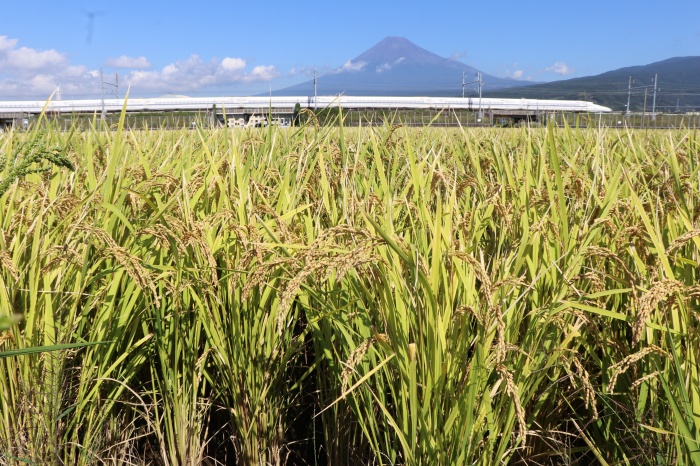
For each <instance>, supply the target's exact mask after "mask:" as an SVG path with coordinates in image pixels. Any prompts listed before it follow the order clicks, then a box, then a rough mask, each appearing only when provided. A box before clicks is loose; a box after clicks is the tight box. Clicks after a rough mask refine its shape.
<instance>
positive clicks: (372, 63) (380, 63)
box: [274, 37, 530, 97]
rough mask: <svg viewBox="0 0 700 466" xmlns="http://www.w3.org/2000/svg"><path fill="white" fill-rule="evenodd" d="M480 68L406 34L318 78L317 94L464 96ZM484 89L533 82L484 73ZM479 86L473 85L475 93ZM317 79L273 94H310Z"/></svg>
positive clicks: (390, 39) (391, 39) (377, 45)
mask: <svg viewBox="0 0 700 466" xmlns="http://www.w3.org/2000/svg"><path fill="white" fill-rule="evenodd" d="M478 71H479V70H478V69H476V68H474V67H472V66H469V65H467V64H465V63H462V62H460V61H458V60H455V59H451V58H444V57H441V56H439V55H436V54H434V53H432V52H429V51H428V50H425V49H423V48H421V47H419V46H417V45H416V44H414V43H412V42H411V41H409V40H407V39H405V38H403V37H387V38H385V39H384V40H382V41H381V42H379V43H378V44H376V45H375V46H374V47H372V48H370V49H369V50H367V51H365V52H364V53H362V54H360V55H358V56H357V57H355V58H353V59H352V60H348V61H347V62H346V63H345V64H344V65H343V66H340V67H338V68H336V69H334V70H333V71H331V72H329V73H326V74H324V75H322V76H319V77H318V79H317V91H316V92H317V93H318V94H319V95H335V94H341V93H342V94H345V95H396V96H435V97H443V96H453V97H456V96H461V95H462V73H465V76H466V81H473V80H474V79H475V75H476V73H477V72H478ZM482 75H483V80H484V88H483V89H484V90H488V89H502V88H507V87H511V86H522V85H526V84H530V83H526V82H523V81H518V80H515V79H508V78H498V77H496V76H491V75H489V74H486V73H482ZM475 88H476V85H475V84H472V85H470V86H469V89H471V94H472V95H474V92H475V91H474V89H475ZM313 92H314V86H313V80H309V81H306V82H303V83H301V84H297V85H295V86H291V87H287V88H284V89H280V90H277V91H275V92H274V94H275V95H312V94H313Z"/></svg>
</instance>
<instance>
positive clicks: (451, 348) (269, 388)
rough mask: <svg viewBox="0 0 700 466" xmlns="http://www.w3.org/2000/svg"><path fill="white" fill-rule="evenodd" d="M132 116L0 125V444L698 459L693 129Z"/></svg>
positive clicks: (25, 453)
mask: <svg viewBox="0 0 700 466" xmlns="http://www.w3.org/2000/svg"><path fill="white" fill-rule="evenodd" d="M338 117H339V118H342V115H338ZM123 125H124V122H123V121H122V123H121V124H120V125H119V127H118V128H117V131H114V132H112V131H103V130H102V129H100V128H99V127H97V122H94V127H93V129H91V130H88V131H79V132H72V133H64V132H59V131H56V130H55V129H52V128H51V126H50V124H48V127H47V128H45V129H44V132H42V133H38V132H36V133H30V134H26V133H25V134H20V133H9V134H2V135H0V153H2V154H3V155H4V156H5V157H8V156H9V155H10V154H24V153H30V150H29V149H28V148H29V147H33V146H31V144H32V141H37V139H36V138H37V137H40V139H38V140H39V141H41V144H43V147H60V148H61V149H62V151H61V153H62V154H64V156H65V157H66V158H67V160H68V161H70V163H71V164H72V165H73V166H74V167H75V171H74V172H70V171H66V170H62V169H60V168H54V169H52V170H49V171H43V172H41V173H31V172H27V173H24V174H23V175H22V177H21V178H20V179H19V180H18V181H13V182H12V183H9V184H8V187H7V191H6V192H5V195H4V197H2V198H1V199H0V260H1V263H2V268H1V269H0V309H1V310H2V312H0V314H2V316H8V318H9V316H10V315H13V314H20V315H21V316H22V317H23V318H22V320H21V321H20V322H19V323H15V324H13V325H10V323H9V322H8V326H9V330H7V331H6V332H5V333H3V334H2V336H0V351H3V352H6V353H7V352H10V351H19V352H25V353H28V354H22V355H17V354H14V353H7V354H6V357H3V358H0V367H1V368H2V369H1V370H0V393H1V394H2V396H1V397H0V407H1V408H0V464H61V463H64V464H172V465H184V464H250V465H253V464H255V465H258V464H333V465H337V464H387V465H389V464H407V465H421V464H426V465H427V464H430V465H435V464H440V465H452V464H484V465H486V464H497V463H504V464H505V463H508V464H590V463H599V464H632V463H638V464H669V463H674V464H688V465H692V464H700V458H699V457H698V455H700V392H699V391H698V387H699V386H700V383H699V381H698V365H697V364H698V362H697V354H698V352H699V350H700V342H699V341H698V305H699V302H698V299H699V297H700V288H699V287H698V285H697V284H698V283H699V282H700V280H698V276H697V274H698V270H699V269H698V264H699V262H700V224H699V223H698V222H699V221H700V210H699V209H698V208H697V207H696V206H697V205H698V196H699V195H700V185H699V184H698V183H697V180H698V179H700V174H699V173H698V170H700V168H698V167H700V163H699V162H700V140H699V139H698V136H697V133H696V132H694V131H690V130H686V131H664V132H634V131H626V130H616V129H608V128H604V127H601V128H598V129H586V130H584V129H577V128H571V127H566V126H565V127H563V128H551V127H550V128H527V127H524V128H518V129H507V130H494V129H485V128H477V129H469V130H467V129H435V128H420V129H418V128H405V127H398V126H394V127H390V126H383V127H373V128H343V127H342V126H340V127H337V126H336V127H327V126H312V125H309V126H306V127H302V128H289V129H276V128H265V129H259V130H246V131H241V130H224V129H212V130H203V129H201V128H200V129H197V130H196V131H185V130H183V131H166V130H153V131H126V130H124V129H123ZM39 134H40V136H39ZM32 137H34V138H35V139H32ZM2 170H3V171H2V172H0V178H2V179H8V175H9V174H10V172H9V171H8V170H11V167H5V166H3V168H2ZM87 342H101V344H97V345H85V343H87ZM51 346H52V347H55V348H64V349H63V350H61V351H52V352H31V353H30V348H35V347H51Z"/></svg>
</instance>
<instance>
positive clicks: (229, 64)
mask: <svg viewBox="0 0 700 466" xmlns="http://www.w3.org/2000/svg"><path fill="white" fill-rule="evenodd" d="M245 65H246V63H245V60H243V59H242V58H230V57H226V58H224V59H223V60H222V61H221V67H222V68H223V69H225V70H232V71H240V70H242V69H244V68H245Z"/></svg>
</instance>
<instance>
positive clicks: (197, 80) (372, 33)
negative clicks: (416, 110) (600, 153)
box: [0, 0, 700, 100]
mask: <svg viewBox="0 0 700 466" xmlns="http://www.w3.org/2000/svg"><path fill="white" fill-rule="evenodd" d="M698 18H700V0H667V1H665V2H660V1H647V0H637V1H628V0H607V1H600V0H589V1H582V2H576V1H567V0H559V1H550V0H540V1H537V2H532V1H517V2H516V1H510V0H501V1H499V2H488V1H479V2H474V1H454V2H452V1H439V0H435V1H432V2H426V1H420V2H418V1H402V2H394V1H391V2H389V1H381V0H374V1H366V0H354V1H352V2H332V1H331V2H328V1H324V2H321V1H303V0H300V1H296V2H292V1H284V2H275V1H267V2H262V1H257V0H250V1H247V2H241V1H230V0H229V1H205V0H201V1H199V2H194V1H190V2H181V1H173V0H171V1H169V2H155V1H149V0H140V1H138V2H136V1H132V0H121V1H110V2H107V1H102V0H93V1H82V0H77V1H69V2H65V3H64V4H60V3H58V2H48V1H35V2H19V1H8V0H5V1H2V5H1V6H0V100H12V99H25V98H39V97H47V96H48V95H49V94H50V93H51V92H52V90H53V89H55V87H56V85H59V84H60V87H61V91H62V94H63V98H64V99H65V98H81V97H90V96H92V97H95V96H98V95H99V94H100V85H99V70H100V67H102V68H103V70H104V73H105V75H106V80H110V81H114V74H115V73H118V74H119V81H120V92H121V94H122V95H123V93H124V91H125V89H126V86H127V85H128V84H130V85H131V95H132V96H153V95H161V94H165V93H177V94H186V95H192V96H196V95H247V94H253V93H261V92H266V91H268V90H269V89H270V88H272V90H273V91H274V90H275V89H280V88H283V87H286V86H288V85H291V84H296V83H298V82H302V81H305V80H307V79H310V77H311V75H312V73H313V69H314V68H317V69H318V70H319V73H320V74H322V73H323V72H327V71H330V70H332V69H334V68H336V67H339V66H342V65H343V64H345V63H346V62H347V61H348V60H351V59H352V58H354V57H356V56H358V55H360V54H361V53H362V52H364V51H365V50H367V49H368V48H370V47H372V46H373V45H374V44H376V43H377V42H379V41H380V40H382V39H383V38H385V37H387V36H403V37H405V38H407V39H409V40H410V41H412V42H414V43H415V44H417V45H419V46H421V47H423V48H425V49H427V50H429V51H431V52H434V53H436V54H438V55H440V56H444V57H454V58H458V59H459V60H461V61H463V62H464V63H467V64H469V65H472V66H474V67H476V68H478V69H480V70H482V71H484V72H486V73H489V74H492V75H495V76H501V77H505V76H509V77H514V78H517V79H524V80H536V81H554V80H558V79H566V78H573V77H579V76H589V75H594V74H599V73H602V72H605V71H610V70H612V69H617V68H621V67H624V66H632V65H644V64H648V63H652V62H655V61H659V60H664V59H666V58H671V57H675V56H688V55H700V21H699V20H698Z"/></svg>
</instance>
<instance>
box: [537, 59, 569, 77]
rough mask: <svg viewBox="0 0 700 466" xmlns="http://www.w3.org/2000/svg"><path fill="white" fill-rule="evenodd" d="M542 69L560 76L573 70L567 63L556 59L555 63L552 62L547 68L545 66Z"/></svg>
mask: <svg viewBox="0 0 700 466" xmlns="http://www.w3.org/2000/svg"><path fill="white" fill-rule="evenodd" d="M544 70H545V71H551V72H552V73H556V74H559V75H562V76H566V75H569V74H571V73H573V72H574V70H572V69H571V68H570V67H569V65H567V64H566V63H564V62H563V61H558V62H556V63H555V64H553V65H552V66H550V67H549V68H545V69H544Z"/></svg>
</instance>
